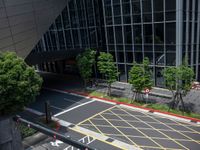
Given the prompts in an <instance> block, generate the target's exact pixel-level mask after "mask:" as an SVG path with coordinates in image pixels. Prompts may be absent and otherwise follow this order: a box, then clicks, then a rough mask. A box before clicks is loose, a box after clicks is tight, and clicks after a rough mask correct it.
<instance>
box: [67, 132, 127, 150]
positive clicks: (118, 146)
mask: <svg viewBox="0 0 200 150" xmlns="http://www.w3.org/2000/svg"><path fill="white" fill-rule="evenodd" d="M70 129H71V130H73V131H75V132H79V133H81V134H83V135H88V134H86V133H85V132H81V131H80V130H75V129H73V128H70ZM89 136H90V137H92V138H94V139H95V140H99V141H101V142H103V143H106V144H108V145H112V146H114V147H117V148H120V149H122V150H125V149H124V148H123V147H122V146H120V145H116V144H113V143H110V142H107V141H104V140H101V139H97V138H96V137H94V136H93V135H89Z"/></svg>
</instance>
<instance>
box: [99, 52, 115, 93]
mask: <svg viewBox="0 0 200 150" xmlns="http://www.w3.org/2000/svg"><path fill="white" fill-rule="evenodd" d="M97 67H98V70H99V72H100V73H101V74H102V75H103V76H105V78H106V82H107V85H108V93H107V94H108V95H109V96H110V95H111V84H112V83H113V82H115V81H117V77H118V75H119V73H118V71H117V67H116V66H115V64H114V60H113V56H112V55H111V54H110V53H105V52H101V53H100V55H99V57H98V62H97Z"/></svg>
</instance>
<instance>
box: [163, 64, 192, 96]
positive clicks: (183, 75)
mask: <svg viewBox="0 0 200 150" xmlns="http://www.w3.org/2000/svg"><path fill="white" fill-rule="evenodd" d="M163 76H164V78H165V83H166V87H167V88H168V89H169V90H171V91H177V92H179V91H181V93H182V94H184V95H186V94H187V93H188V92H189V91H190V89H191V87H192V81H193V78H194V71H193V69H192V68H190V67H188V66H186V65H185V63H184V64H183V65H180V66H178V67H168V68H165V69H164V72H163Z"/></svg>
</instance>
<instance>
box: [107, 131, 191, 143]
mask: <svg viewBox="0 0 200 150" xmlns="http://www.w3.org/2000/svg"><path fill="white" fill-rule="evenodd" d="M104 134H105V135H107V136H121V137H123V136H122V135H121V134H106V133H104ZM127 136H128V137H133V138H144V136H134V135H127ZM152 139H156V140H169V139H168V138H159V137H152ZM175 140H178V141H183V142H184V141H188V142H191V140H187V139H175Z"/></svg>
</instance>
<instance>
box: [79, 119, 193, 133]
mask: <svg viewBox="0 0 200 150" xmlns="http://www.w3.org/2000/svg"><path fill="white" fill-rule="evenodd" d="M117 116H118V115H117ZM90 120H91V121H92V120H98V119H94V118H92V119H90ZM99 120H100V119H99ZM101 120H103V119H101ZM109 120H110V121H113V120H111V119H109ZM114 121H118V122H119V121H120V120H117V119H116V120H114ZM127 122H129V121H127ZM81 125H89V124H86V123H82V124H81ZM96 126H97V127H110V126H108V125H100V124H98V125H96ZM115 126H116V127H120V128H130V129H132V127H125V126H117V125H115ZM135 128H137V129H142V130H153V129H152V128H151V127H149V128H142V127H135ZM157 130H160V131H174V130H170V129H162V128H161V129H157ZM178 131H179V130H178ZM180 132H183V133H196V132H193V131H180Z"/></svg>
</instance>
